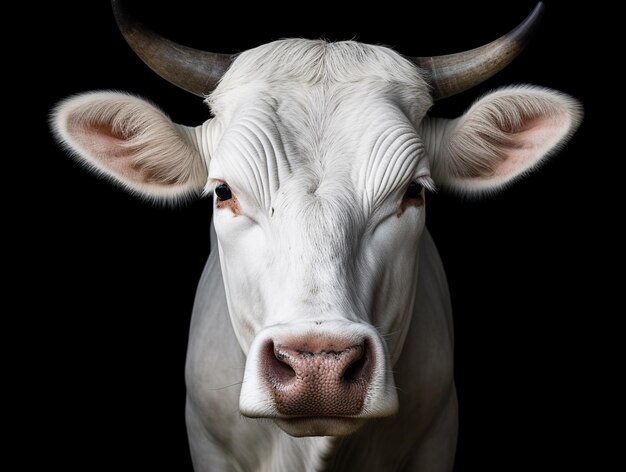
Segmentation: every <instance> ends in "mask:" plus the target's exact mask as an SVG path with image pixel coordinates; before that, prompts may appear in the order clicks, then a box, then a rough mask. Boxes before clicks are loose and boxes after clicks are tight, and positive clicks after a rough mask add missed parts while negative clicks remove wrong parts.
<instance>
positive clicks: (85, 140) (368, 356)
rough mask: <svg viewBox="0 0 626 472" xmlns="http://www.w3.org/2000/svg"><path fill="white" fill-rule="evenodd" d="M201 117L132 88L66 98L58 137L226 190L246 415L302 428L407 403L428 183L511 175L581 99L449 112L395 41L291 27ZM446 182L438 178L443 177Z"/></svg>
mask: <svg viewBox="0 0 626 472" xmlns="http://www.w3.org/2000/svg"><path fill="white" fill-rule="evenodd" d="M209 104H210V106H211V108H212V110H213V112H214V114H215V118H213V119H212V120H209V121H207V122H206V123H205V124H203V125H201V126H199V127H197V128H195V129H193V128H192V129H190V128H186V127H182V126H179V125H175V124H173V123H171V121H169V119H168V118H167V117H166V116H165V115H163V114H162V113H161V112H160V111H159V110H157V109H156V108H154V107H153V106H152V105H149V104H147V103H145V102H143V101H141V100H139V99H136V98H134V97H130V96H127V95H122V94H114V93H97V94H88V95H83V96H80V97H75V98H72V99H69V100H68V101H66V102H64V103H62V104H61V105H60V106H59V108H58V109H57V111H56V113H55V116H54V119H53V125H54V127H55V130H56V132H57V135H58V136H59V137H60V138H61V139H62V140H63V141H64V142H65V143H66V144H67V145H68V146H69V147H70V148H71V149H72V150H73V151H74V152H75V153H76V154H77V155H78V157H79V158H80V159H81V160H83V161H85V162H87V163H89V164H91V165H92V166H93V167H94V168H96V169H97V170H99V171H101V172H103V173H105V174H107V175H109V176H111V177H113V178H114V179H115V180H117V181H118V182H121V183H122V184H123V185H125V186H126V187H128V188H130V189H132V190H133V191H135V192H138V193H140V194H143V195H148V196H150V197H156V198H163V199H172V198H179V197H180V196H184V195H188V194H189V193H191V192H200V191H202V190H204V191H205V192H212V193H213V194H214V202H215V211H214V224H215V230H216V233H217V236H218V241H219V243H218V249H219V254H220V261H221V268H222V274H223V281H224V286H225V289H226V297H227V301H228V308H229V312H230V316H231V321H232V326H233V329H234V331H235V333H236V336H237V339H238V341H239V344H240V346H241V349H242V350H243V351H244V353H246V355H247V361H246V367H245V373H244V378H243V384H242V390H241V397H240V410H241V412H242V413H243V414H244V415H247V416H250V417H257V418H258V417H260V418H272V419H274V420H275V421H276V422H277V424H279V426H281V427H282V428H283V429H284V430H285V431H287V432H288V433H290V434H292V435H296V436H306V435H342V434H347V433H350V432H351V431H353V430H354V429H356V428H358V427H359V425H360V424H362V423H363V421H366V420H367V419H368V418H372V417H380V416H387V415H391V414H393V413H394V412H395V411H396V409H397V396H396V392H395V386H394V379H393V375H392V371H393V364H394V362H395V361H396V360H397V359H398V357H399V356H400V353H401V351H402V346H403V343H404V338H405V334H406V332H407V329H408V327H409V323H410V321H411V316H412V313H413V308H414V305H415V304H416V303H419V300H415V299H414V294H415V286H416V282H417V280H418V277H419V274H418V270H417V268H418V261H419V257H420V254H419V251H418V248H419V239H420V235H421V234H422V231H423V228H424V220H425V199H426V196H425V194H424V189H425V188H429V187H430V188H432V187H433V185H434V184H437V185H439V186H443V187H449V188H452V189H456V190H459V191H464V192H474V193H475V192H485V191H493V190H497V189H499V188H501V187H502V186H504V185H506V184H507V183H509V182H511V181H513V180H514V179H515V178H517V177H518V176H519V175H521V174H523V173H524V172H527V171H528V170H529V169H531V168H533V167H534V166H536V165H537V164H538V163H539V162H540V161H541V160H542V158H544V157H545V156H547V155H548V154H549V153H550V152H551V151H553V150H554V149H556V148H557V147H558V146H559V145H560V144H561V143H562V142H564V140H565V139H566V138H567V137H568V136H569V135H570V134H571V133H572V132H573V130H574V129H575V127H576V126H577V124H578V122H579V121H580V116H581V114H580V111H579V107H578V105H577V103H576V102H575V101H574V100H572V99H570V98H569V97H566V96H564V95H562V94H559V93H557V92H553V91H549V90H546V89H537V88H530V87H516V88H509V89H502V90H499V91H496V92H494V93H492V94H490V95H487V96H485V97H483V98H482V99H480V100H479V101H478V102H477V103H476V104H474V106H472V107H471V108H470V109H469V110H468V112H467V113H466V114H465V115H463V116H462V117H460V118H458V119H455V120H444V119H430V118H428V117H426V116H425V115H426V112H427V110H428V109H429V107H430V106H431V104H432V100H431V98H430V94H429V88H428V86H427V85H426V82H425V80H424V78H423V76H422V74H421V72H420V70H419V69H417V68H416V67H415V66H414V65H413V64H411V63H410V62H408V61H406V60H405V59H403V58H402V57H400V56H399V55H397V54H396V53H394V52H393V51H391V50H389V49H386V48H382V47H376V46H367V45H363V44H359V43H354V42H343V43H334V44H328V43H325V42H322V41H308V40H285V41H280V42H276V43H271V44H268V45H265V46H262V47H260V48H257V49H255V50H251V51H248V52H246V53H243V54H241V55H240V56H239V57H238V58H237V59H236V61H235V62H234V63H233V64H232V66H231V67H230V69H229V70H228V72H227V73H226V75H224V77H223V79H222V81H221V83H220V85H219V86H218V88H217V89H216V90H215V92H214V93H213V94H212V96H211V97H210V99H209ZM433 181H434V183H433Z"/></svg>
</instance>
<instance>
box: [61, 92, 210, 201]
mask: <svg viewBox="0 0 626 472" xmlns="http://www.w3.org/2000/svg"><path fill="white" fill-rule="evenodd" d="M208 124H209V122H207V123H205V124H204V125H202V126H199V127H198V128H189V127H186V126H182V125H177V124H175V123H173V122H172V121H171V120H170V119H169V118H168V117H167V116H166V115H165V114H164V113H163V112H162V111H161V110H159V109H158V108H156V107H155V106H154V105H152V104H150V103H148V102H146V101H145V100H142V99H140V98H137V97H133V96H131V95H126V94H122V93H115V92H92V93H86V94H82V95H78V96H75V97H71V98H69V99H67V100H65V101H63V102H61V103H60V104H59V105H58V106H57V107H56V109H55V110H54V111H53V114H52V117H51V126H52V128H53V130H54V133H55V134H56V136H57V138H58V139H59V141H60V142H62V143H63V144H64V145H65V146H66V147H67V148H69V149H70V150H71V151H72V153H73V154H74V155H75V156H76V157H77V158H78V160H79V161H81V162H82V163H85V164H87V165H88V166H89V167H90V168H91V169H93V170H95V171H96V172H98V173H101V174H104V175H106V176H108V177H110V178H112V179H113V180H115V181H116V182H118V183H120V184H122V186H123V187H125V188H126V189H128V190H130V191H132V192H134V193H137V194H139V195H141V196H144V197H148V198H150V199H155V200H169V201H171V200H176V199H179V198H184V197H186V196H189V195H191V194H194V193H199V192H201V191H202V189H203V188H204V186H205V184H206V181H207V166H208V156H207V155H206V154H207V153H206V152H203V150H204V149H205V146H204V145H203V142H202V141H203V135H204V134H206V128H207V126H208Z"/></svg>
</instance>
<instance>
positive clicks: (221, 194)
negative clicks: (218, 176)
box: [215, 184, 233, 201]
mask: <svg viewBox="0 0 626 472" xmlns="http://www.w3.org/2000/svg"><path fill="white" fill-rule="evenodd" d="M215 195H216V196H217V198H218V199H220V200H222V201H225V200H230V199H231V198H233V193H232V192H231V191H230V187H229V186H228V185H227V184H219V185H218V186H217V187H215Z"/></svg>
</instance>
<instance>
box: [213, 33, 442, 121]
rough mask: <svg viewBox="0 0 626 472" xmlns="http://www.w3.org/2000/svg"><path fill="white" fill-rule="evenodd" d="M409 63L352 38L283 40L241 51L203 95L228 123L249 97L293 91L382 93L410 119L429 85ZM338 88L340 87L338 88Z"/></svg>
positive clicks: (419, 111) (427, 102)
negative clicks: (341, 39)
mask: <svg viewBox="0 0 626 472" xmlns="http://www.w3.org/2000/svg"><path fill="white" fill-rule="evenodd" d="M422 74H423V73H422V71H420V70H419V69H418V68H417V67H416V66H415V65H414V64H413V63H411V62H410V61H408V60H406V59H405V58H403V57H402V56H400V55H399V54H398V53H396V52H395V51H393V50H391V49H389V48H386V47H382V46H373V45H369V44H363V43H358V42H355V41H340V42H336V43H329V42H326V41H323V40H307V39H285V40H281V41H274V42H272V43H268V44H265V45H262V46H259V47H257V48H254V49H250V50H248V51H245V52H243V53H242V54H241V55H239V56H238V57H237V59H236V60H235V61H234V62H233V64H232V65H231V67H230V68H229V70H228V71H227V72H226V74H224V76H223V77H222V79H221V81H220V84H219V85H218V87H217V88H216V89H215V90H214V91H213V93H212V94H211V96H210V97H209V99H208V102H209V104H210V106H211V109H212V110H213V112H214V113H215V114H216V115H217V116H220V117H221V118H222V119H223V120H224V121H226V122H228V121H230V118H231V117H232V115H233V113H234V112H235V111H236V110H237V109H238V108H239V107H240V106H241V104H242V103H245V102H246V101H248V100H250V98H251V97H254V96H265V97H274V98H278V99H280V97H281V96H283V95H285V93H288V92H289V91H290V90H293V89H298V88H300V90H302V89H309V88H314V86H318V87H321V88H324V89H327V90H331V89H333V88H347V89H348V90H352V91H354V92H356V91H361V92H362V93H368V92H369V93H374V92H375V91H378V92H379V93H380V92H381V91H383V92H384V94H385V95H386V96H387V98H388V99H391V100H393V101H395V102H396V103H397V105H398V106H399V107H401V108H403V111H404V112H405V113H406V114H407V115H408V116H410V117H411V118H412V119H419V118H420V117H421V116H423V115H424V114H425V113H426V111H427V110H428V109H429V108H430V106H431V105H432V98H431V96H430V92H429V87H428V85H427V83H426V81H425V80H424V78H423V76H422ZM342 85H343V86H344V87H341V86H342Z"/></svg>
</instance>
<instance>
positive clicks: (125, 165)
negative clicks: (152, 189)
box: [68, 120, 147, 182]
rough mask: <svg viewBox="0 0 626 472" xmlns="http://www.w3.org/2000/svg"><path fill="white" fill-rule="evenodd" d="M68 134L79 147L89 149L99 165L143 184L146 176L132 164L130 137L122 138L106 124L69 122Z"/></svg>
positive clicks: (122, 136)
mask: <svg viewBox="0 0 626 472" xmlns="http://www.w3.org/2000/svg"><path fill="white" fill-rule="evenodd" d="M68 128H69V131H70V133H71V134H72V135H73V136H74V139H76V140H77V141H78V142H79V143H80V145H81V146H83V147H84V148H86V149H89V151H90V153H91V154H92V155H93V156H94V157H95V158H96V160H97V161H99V164H100V165H101V166H103V167H105V168H107V169H110V170H112V171H114V172H115V173H116V174H118V175H120V176H123V177H126V178H128V179H130V180H133V181H135V182H145V181H146V180H147V179H146V175H144V172H142V171H141V168H139V167H137V166H135V165H134V164H133V162H132V157H133V150H132V148H130V147H129V146H128V145H127V144H128V140H129V138H131V137H132V136H124V134H123V133H122V132H121V131H120V130H116V129H114V128H113V127H112V126H111V124H110V123H107V122H96V123H94V122H87V123H85V122H84V121H81V120H70V122H69V123H68Z"/></svg>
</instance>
